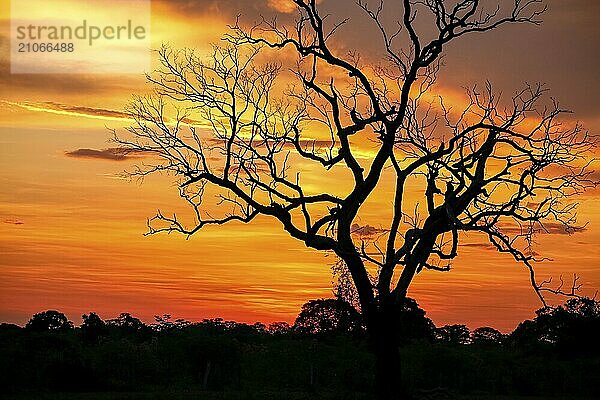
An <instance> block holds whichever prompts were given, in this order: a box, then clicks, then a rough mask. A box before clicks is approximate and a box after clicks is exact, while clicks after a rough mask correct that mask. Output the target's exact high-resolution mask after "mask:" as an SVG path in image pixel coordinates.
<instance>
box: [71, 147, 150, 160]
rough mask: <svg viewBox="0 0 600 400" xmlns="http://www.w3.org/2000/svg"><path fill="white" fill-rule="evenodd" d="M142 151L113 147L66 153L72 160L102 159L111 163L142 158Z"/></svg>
mask: <svg viewBox="0 0 600 400" xmlns="http://www.w3.org/2000/svg"><path fill="white" fill-rule="evenodd" d="M141 153H142V152H141V151H137V150H130V149H121V148H117V147H111V148H108V149H102V150H96V149H77V150H73V151H67V152H65V155H66V156H67V157H72V158H84V159H101V160H109V161H125V160H128V159H131V158H137V157H141V156H142V154H141Z"/></svg>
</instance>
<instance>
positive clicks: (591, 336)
mask: <svg viewBox="0 0 600 400" xmlns="http://www.w3.org/2000/svg"><path fill="white" fill-rule="evenodd" d="M400 326H403V327H404V329H403V330H402V331H401V332H398V335H400V337H401V341H402V343H403V345H402V347H401V354H402V357H403V361H404V363H403V365H404V370H403V380H404V382H405V385H406V386H407V387H408V388H409V389H410V390H411V391H412V392H413V393H415V394H416V397H421V398H432V399H437V398H453V396H465V397H464V398H472V399H476V398H486V399H487V398H496V397H487V396H491V395H495V396H501V397H498V398H514V397H517V396H540V397H539V398H549V397H562V398H565V399H566V398H568V399H574V398H578V397H581V398H600V385H598V376H600V345H599V344H598V343H599V342H598V339H599V338H600V335H599V334H600V302H597V301H594V300H590V299H572V300H569V301H568V302H567V303H565V305H563V306H561V307H557V308H554V309H546V310H540V311H538V312H537V316H536V318H535V319H533V320H531V321H525V322H523V323H521V324H520V325H519V326H518V328H517V329H516V330H515V331H514V332H512V333H511V334H509V335H504V334H502V333H500V332H498V331H497V330H495V329H493V328H489V327H484V328H478V329H475V330H473V331H472V332H471V331H469V329H468V328H467V327H466V326H464V325H451V326H443V327H435V326H434V324H433V323H432V322H431V321H430V320H429V319H428V318H426V316H425V313H424V311H423V310H421V309H420V308H419V307H418V306H417V304H416V302H414V301H412V300H410V299H409V300H407V302H406V306H405V311H404V313H403V315H402V323H401V324H400ZM373 363H374V359H373V357H372V355H371V352H370V350H369V345H368V342H367V340H366V337H365V334H364V327H363V325H362V323H361V320H360V317H359V315H358V313H357V312H356V311H355V310H354V309H353V308H352V307H351V306H349V305H348V304H347V303H345V302H343V301H342V300H335V299H327V300H314V301H311V302H309V303H307V304H305V305H304V306H303V308H302V311H301V313H300V314H299V316H298V318H297V319H296V322H295V324H294V325H293V326H289V325H288V324H286V323H276V324H271V325H269V326H265V325H263V324H260V323H256V324H254V325H247V324H241V323H236V322H231V321H224V320H222V319H211V320H204V321H202V322H200V323H193V324H192V323H189V322H187V321H183V320H173V319H172V318H171V317H170V316H168V315H164V316H157V317H156V323H154V324H152V325H146V324H144V323H142V322H141V321H140V320H139V319H137V318H135V317H133V316H131V315H129V314H121V315H120V316H119V317H117V318H115V319H112V320H107V321H103V320H101V319H100V317H99V316H98V315H96V314H94V313H91V314H88V315H83V323H82V324H81V326H79V327H74V326H73V324H72V323H71V322H70V321H68V320H67V318H66V317H65V316H64V315H63V314H61V313H59V312H56V311H46V312H43V313H39V314H36V315H34V316H33V318H32V319H31V320H30V321H29V323H28V324H27V325H26V326H25V327H24V328H22V327H19V326H16V325H10V324H2V325H1V326H0V365H1V370H0V386H1V387H2V388H3V394H4V395H8V396H9V397H13V398H19V399H21V398H40V399H43V398H48V399H54V398H63V399H78V398H81V399H113V398H115V399H116V398H119V399H126V398H129V399H154V398H161V399H187V398H190V399H192V398H194V399H197V398H203V399H213V398H214V399H217V398H220V399H221V398H225V399H238V398H239V399H247V398H248V399H249V398H256V399H259V398H272V399H279V398H282V399H283V398H285V399H296V398H298V399H307V398H323V399H334V398H336V399H337V398H340V399H341V398H343V399H362V398H365V399H368V398H370V393H372V390H373V384H374V376H373V370H374V368H373ZM90 392H96V393H100V392H104V393H105V394H103V395H94V396H95V397H94V396H91V395H89V393H90ZM130 392H136V393H137V394H135V395H134V394H128V393H130ZM143 392H146V394H144V393H143ZM53 393H54V395H53ZM57 393H60V396H59V397H52V396H56V394H57ZM84 393H88V394H84ZM108 393H110V394H108ZM440 393H441V395H440ZM90 396H91V397H90ZM153 396H159V397H153ZM440 396H441V397H440ZM478 396H483V397H478ZM461 398H462V397H461Z"/></svg>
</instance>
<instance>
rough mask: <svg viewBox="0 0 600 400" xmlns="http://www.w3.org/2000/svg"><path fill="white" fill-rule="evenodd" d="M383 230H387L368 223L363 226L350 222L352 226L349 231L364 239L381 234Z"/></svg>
mask: <svg viewBox="0 0 600 400" xmlns="http://www.w3.org/2000/svg"><path fill="white" fill-rule="evenodd" d="M385 232H387V229H382V228H376V227H374V226H371V225H369V224H367V225H364V226H361V225H359V224H352V227H351V233H353V234H354V235H357V236H358V237H361V238H365V239H366V238H369V239H370V238H373V237H375V236H377V235H380V234H383V233H385Z"/></svg>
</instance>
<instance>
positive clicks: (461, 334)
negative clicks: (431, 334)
mask: <svg viewBox="0 0 600 400" xmlns="http://www.w3.org/2000/svg"><path fill="white" fill-rule="evenodd" d="M435 339H436V341H438V342H440V343H448V344H453V345H459V344H469V343H471V331H469V328H467V326H466V325H459V324H456V325H444V326H442V327H440V328H436V330H435Z"/></svg>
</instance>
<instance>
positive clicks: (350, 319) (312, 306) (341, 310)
mask: <svg viewBox="0 0 600 400" xmlns="http://www.w3.org/2000/svg"><path fill="white" fill-rule="evenodd" d="M363 329H364V327H363V323H362V318H361V317H360V314H359V313H358V311H356V309H355V308H354V307H352V305H350V304H349V303H347V302H346V301H344V300H343V299H340V298H336V299H318V300H311V301H309V302H307V303H305V304H304V305H303V306H302V310H301V311H300V314H298V317H297V318H296V322H295V323H294V330H295V331H297V332H300V333H309V334H323V333H347V334H356V333H360V332H361V331H362V330H363Z"/></svg>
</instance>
